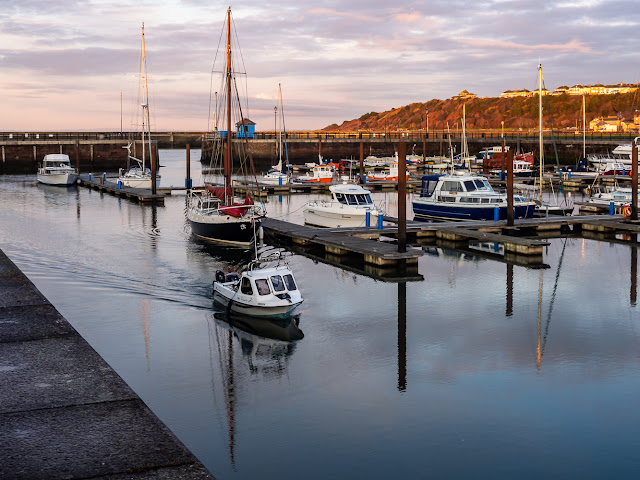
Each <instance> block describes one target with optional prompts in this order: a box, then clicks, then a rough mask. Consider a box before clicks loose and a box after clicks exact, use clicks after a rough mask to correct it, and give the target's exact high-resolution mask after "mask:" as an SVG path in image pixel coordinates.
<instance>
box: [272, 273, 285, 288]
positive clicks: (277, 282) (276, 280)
mask: <svg viewBox="0 0 640 480" xmlns="http://www.w3.org/2000/svg"><path fill="white" fill-rule="evenodd" d="M271 285H273V289H274V290H275V291H276V292H284V282H283V281H282V277H281V276H280V275H273V276H272V277H271Z"/></svg>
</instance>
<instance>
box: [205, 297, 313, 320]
mask: <svg viewBox="0 0 640 480" xmlns="http://www.w3.org/2000/svg"><path fill="white" fill-rule="evenodd" d="M213 298H214V300H216V301H217V302H219V303H220V304H222V305H224V306H225V307H228V306H229V299H228V298H227V297H226V296H225V295H223V294H222V293H220V292H219V291H218V290H215V291H214V293H213ZM301 304H302V302H301V301H300V302H298V303H289V302H287V301H286V300H283V301H282V304H281V305H273V306H268V307H267V306H259V305H247V304H244V303H240V302H238V301H237V300H234V301H232V303H231V307H229V308H230V310H231V312H232V313H234V314H237V315H246V316H250V317H255V318H264V319H278V318H279V319H285V318H288V317H290V316H292V315H293V314H294V312H295V311H296V310H297V309H298V307H299V306H300V305H301Z"/></svg>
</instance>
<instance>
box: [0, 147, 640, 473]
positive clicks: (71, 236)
mask: <svg viewBox="0 0 640 480" xmlns="http://www.w3.org/2000/svg"><path fill="white" fill-rule="evenodd" d="M193 153H195V154H196V155H195V156H196V158H197V153H198V152H197V151H196V152H193ZM183 159H184V152H183V151H161V163H162V164H163V165H166V166H165V168H164V169H163V170H162V172H161V173H162V183H163V185H183V184H184V174H183ZM193 165H194V168H199V162H196V161H194V163H193ZM193 176H194V184H199V183H200V182H201V177H200V174H199V173H198V172H194V175H193ZM312 197H313V198H315V197H316V196H305V195H296V196H293V197H286V196H285V197H278V196H273V197H269V198H268V203H267V208H268V210H269V214H270V216H272V217H275V218H288V219H290V220H292V221H296V222H301V221H302V214H301V210H300V208H301V207H302V205H303V204H304V203H305V202H306V201H307V200H308V199H309V198H312ZM373 197H374V200H375V201H385V202H386V203H387V210H388V211H389V213H391V214H395V213H396V212H397V207H396V205H397V197H396V194H395V193H394V192H391V193H375V194H374V195H373ZM0 204H1V205H2V208H1V209H0V248H2V249H3V250H4V252H5V253H6V254H7V255H8V256H9V257H10V258H11V259H12V260H13V261H14V262H15V263H16V264H18V265H19V266H20V267H21V268H22V269H23V270H24V271H25V273H26V274H27V275H28V276H29V278H31V279H32V281H33V282H34V283H35V284H36V285H37V286H38V288H40V289H41V290H42V292H43V293H44V294H45V295H46V296H47V297H48V298H49V299H50V300H51V302H52V303H53V304H54V305H55V306H56V307H57V308H58V309H59V310H60V311H61V312H62V314H63V315H64V316H65V317H66V318H67V319H68V320H69V321H70V322H71V323H72V324H73V326H74V327H75V328H76V329H77V330H78V331H79V332H80V333H81V334H82V335H83V336H84V337H85V338H86V339H87V340H88V341H89V342H90V343H91V345H92V346H93V347H94V348H95V349H96V350H97V351H98V352H99V353H100V354H101V355H102V356H103V357H104V358H105V359H106V360H107V362H109V363H110V364H111V365H112V366H113V367H114V368H115V370H116V371H117V372H118V373H119V374H120V375H121V376H122V377H123V378H124V379H125V380H126V381H127V382H128V383H129V385H131V387H132V388H133V389H134V390H135V391H136V392H137V393H138V394H139V395H140V397H141V398H142V399H143V400H144V401H145V402H146V403H147V404H148V405H149V406H150V408H151V409H152V410H153V411H154V412H155V413H156V414H157V415H158V416H159V417H160V419H161V420H163V421H164V422H165V423H166V424H167V425H168V426H169V427H170V428H171V429H172V430H173V431H174V432H175V433H176V434H177V436H178V437H179V438H180V439H181V440H182V441H183V442H184V443H185V444H186V445H187V446H188V447H189V448H190V449H191V450H192V451H193V452H194V453H195V455H196V456H197V457H198V458H199V459H200V460H201V461H202V462H203V463H204V464H205V465H206V466H207V467H208V468H209V469H210V470H211V472H212V473H213V474H214V475H215V476H217V477H218V478H235V479H241V478H242V479H245V478H256V477H260V478H354V477H355V476H358V478H360V477H363V478H364V477H369V478H470V477H477V476H481V477H493V478H540V477H541V476H546V477H547V478H584V477H590V478H612V477H631V476H632V475H634V474H637V472H638V471H640V457H639V456H638V455H637V451H638V448H639V447H640V437H639V436H638V431H640V413H639V412H640V410H639V409H638V398H640V315H639V312H638V306H637V305H636V304H635V293H634V289H633V288H632V286H633V285H632V283H633V282H632V272H633V270H632V268H631V264H632V258H633V259H634V260H635V257H634V256H633V255H635V252H632V248H631V247H630V246H628V245H625V244H616V243H610V242H607V241H594V240H582V239H575V238H574V239H555V240H552V241H551V245H550V246H549V247H548V249H547V251H545V254H544V262H545V263H546V264H548V266H549V268H547V269H543V270H534V269H527V268H524V267H519V266H515V267H512V266H507V265H505V264H503V263H499V262H495V261H491V260H485V259H482V258H480V257H474V256H470V255H468V254H456V253H454V252H452V251H447V250H442V249H429V253H428V254H425V256H423V257H422V258H421V259H420V262H419V272H420V274H421V275H422V276H423V277H424V280H422V281H419V282H411V283H407V284H400V285H399V284H395V283H386V282H381V281H377V280H374V279H372V278H369V277H366V276H363V275H359V274H357V273H352V272H347V271H345V270H341V269H338V268H335V267H332V266H330V265H327V264H325V263H316V262H315V261H313V260H311V259H309V258H307V257H305V256H302V255H298V254H294V255H293V256H292V257H291V258H290V265H291V266H292V268H293V270H294V271H295V274H296V277H297V279H298V283H299V286H300V288H301V290H302V293H303V295H304V297H305V302H304V304H303V306H302V308H301V311H300V316H299V317H298V318H297V320H296V321H297V322H298V325H297V326H296V325H295V322H294V323H293V324H290V325H288V326H283V325H273V324H269V323H260V322H258V323H257V324H256V323H253V324H245V323H244V322H242V321H238V322H237V323H235V324H234V326H233V327H232V326H230V324H229V323H227V322H226V321H225V320H224V317H223V318H217V317H219V315H215V312H214V308H213V304H212V295H211V281H212V280H213V276H214V273H215V270H216V269H218V268H221V267H229V266H230V265H235V266H242V265H243V264H245V263H246V262H247V261H249V260H250V258H251V253H250V252H243V251H238V250H228V249H221V248H219V247H215V246H211V245H206V244H201V243H197V242H195V241H193V240H192V239H190V230H189V227H188V224H187V223H186V221H185V213H184V212H185V197H184V196H173V197H167V199H166V204H165V206H164V207H158V208H153V207H151V206H140V205H138V204H135V203H132V202H130V201H128V200H124V199H118V198H116V197H113V196H110V195H108V194H104V195H102V194H100V193H99V192H96V191H91V190H88V189H84V188H75V187H74V188H69V189H64V188H62V189H61V188H57V187H46V186H42V185H38V184H36V181H35V175H33V176H4V177H0ZM409 205H410V202H409ZM409 208H410V207H409ZM410 218H411V216H410ZM511 285H512V287H511ZM240 327H243V328H244V330H243V329H241V328H240ZM267 331H268V332H270V333H266V332H267ZM300 332H302V333H303V335H304V338H302V339H299V340H297V341H293V342H287V341H284V340H282V339H287V338H292V337H293V338H299V337H300V336H302V335H301V334H300ZM260 333H262V334H263V335H270V336H272V337H278V338H280V340H276V339H273V338H271V339H269V338H265V337H264V336H260Z"/></svg>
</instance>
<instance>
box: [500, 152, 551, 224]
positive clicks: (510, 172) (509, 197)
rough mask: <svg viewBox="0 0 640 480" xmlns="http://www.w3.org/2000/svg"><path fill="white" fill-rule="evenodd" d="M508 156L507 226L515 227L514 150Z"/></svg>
mask: <svg viewBox="0 0 640 480" xmlns="http://www.w3.org/2000/svg"><path fill="white" fill-rule="evenodd" d="M503 145H504V143H503ZM503 150H504V149H503ZM502 154H503V155H504V151H503V152H502ZM506 158H507V226H508V227H513V150H509V155H507V157H506ZM540 188H542V186H540Z"/></svg>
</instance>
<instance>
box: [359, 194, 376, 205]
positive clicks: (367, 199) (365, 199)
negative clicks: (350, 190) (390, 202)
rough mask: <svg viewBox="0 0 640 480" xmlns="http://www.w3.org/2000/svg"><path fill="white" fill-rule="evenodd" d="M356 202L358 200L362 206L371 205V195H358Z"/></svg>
mask: <svg viewBox="0 0 640 480" xmlns="http://www.w3.org/2000/svg"><path fill="white" fill-rule="evenodd" d="M356 200H358V203H359V204H360V205H370V204H371V203H372V202H371V195H369V194H368V193H361V194H360V195H356Z"/></svg>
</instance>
